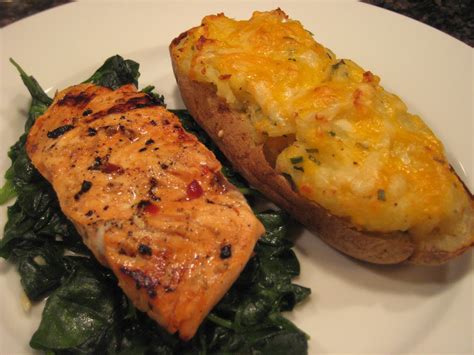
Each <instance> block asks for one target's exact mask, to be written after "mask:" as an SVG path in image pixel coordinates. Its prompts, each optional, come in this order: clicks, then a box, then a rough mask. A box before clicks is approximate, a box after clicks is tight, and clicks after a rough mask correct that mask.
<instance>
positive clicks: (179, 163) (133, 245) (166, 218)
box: [26, 84, 264, 340]
mask: <svg viewBox="0 0 474 355" xmlns="http://www.w3.org/2000/svg"><path fill="white" fill-rule="evenodd" d="M26 149H27V152H28V155H29V157H30V158H31V160H32V162H33V164H34V165H35V167H36V168H37V169H38V170H39V171H40V173H41V174H42V175H43V176H44V177H45V178H46V179H47V180H48V181H49V182H50V183H51V184H52V185H53V187H54V190H55V191H56V193H57V196H58V199H59V202H60V205H61V209H62V211H63V212H64V214H65V215H66V216H67V217H68V218H69V219H70V220H71V221H72V223H73V224H74V225H75V227H76V228H77V230H78V231H79V233H80V234H81V236H82V238H83V240H84V243H85V244H86V245H87V246H88V247H89V249H90V250H91V251H92V252H93V253H94V255H95V257H96V258H97V259H98V260H99V262H100V263H102V264H103V265H105V266H107V267H109V268H110V269H112V270H113V272H114V274H115V275H116V276H117V278H118V280H119V285H120V287H121V288H122V289H123V290H124V292H125V293H126V295H127V296H128V297H129V298H130V299H131V300H132V302H133V303H134V304H135V306H136V307H137V308H138V309H140V310H142V311H144V312H147V313H148V315H149V316H150V317H151V318H153V319H155V320H156V321H157V322H158V323H159V324H160V325H161V326H163V327H164V328H166V329H167V330H168V331H169V332H170V333H175V332H179V336H180V337H181V339H184V340H188V339H190V338H191V337H192V336H193V335H194V334H195V332H196V330H197V328H198V327H199V325H200V323H201V322H202V320H203V319H204V318H205V317H206V315H207V314H208V312H209V311H210V310H211V308H212V307H213V306H214V305H215V304H216V303H217V302H218V301H219V299H220V298H221V297H222V296H223V295H224V294H225V292H226V291H227V290H228V289H229V287H230V286H231V285H232V283H233V282H234V281H235V280H236V278H237V277H238V276H239V274H240V272H241V271H242V269H243V267H244V266H245V264H246V263H247V261H248V260H249V258H250V256H251V254H252V251H253V248H254V245H255V243H256V241H257V239H258V238H259V237H260V236H261V235H262V233H263V232H264V229H263V226H262V225H261V223H260V222H259V221H258V219H257V218H256V217H255V216H254V214H253V213H252V211H251V209H250V208H249V206H248V205H247V203H246V201H245V199H244V197H243V196H242V195H241V193H240V192H239V191H238V190H237V189H236V188H235V187H233V186H232V185H231V184H229V183H228V182H227V181H226V179H225V178H224V177H223V176H222V174H221V173H220V169H221V165H220V163H219V162H218V161H217V159H216V158H215V157H214V155H213V154H212V153H211V152H210V151H209V150H207V149H206V147H204V146H203V145H202V144H201V143H200V142H199V141H198V140H197V139H196V137H194V136H193V135H190V134H188V133H186V132H185V131H184V130H183V128H182V126H181V124H180V122H179V120H178V118H177V117H176V116H174V115H173V114H172V113H170V112H169V111H167V110H166V109H165V108H164V107H162V106H160V105H159V104H158V103H157V102H156V101H155V100H154V98H153V97H152V96H149V95H147V94H145V93H142V92H137V90H136V88H135V87H134V86H133V85H126V86H123V87H121V88H119V89H117V90H115V91H113V90H110V89H108V88H104V87H99V86H95V85H92V84H81V85H77V86H73V87H70V88H67V89H65V90H63V91H61V92H59V93H58V94H57V95H56V97H55V99H54V101H53V103H52V105H51V106H50V107H49V109H48V110H47V111H46V112H45V114H44V115H42V116H41V117H39V118H38V120H37V121H36V122H35V124H34V126H33V127H32V128H31V131H30V133H29V135H28V140H27V144H26Z"/></svg>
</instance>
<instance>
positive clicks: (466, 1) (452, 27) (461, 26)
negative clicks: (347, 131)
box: [0, 0, 474, 47]
mask: <svg viewBox="0 0 474 355" xmlns="http://www.w3.org/2000/svg"><path fill="white" fill-rule="evenodd" d="M68 2H71V0H0V27H3V26H6V25H8V24H10V23H12V22H15V21H17V20H19V19H21V18H24V17H26V16H30V15H33V14H35V13H37V12H40V11H43V10H46V9H49V8H51V7H54V6H58V5H62V4H66V3H68ZM363 2H365V3H368V4H373V5H376V6H379V7H383V8H385V9H388V10H391V11H395V12H398V13H400V14H403V15H406V16H408V17H411V18H414V19H416V20H418V21H421V22H424V23H426V24H428V25H430V26H432V27H435V28H437V29H439V30H441V31H443V32H446V33H448V34H450V35H451V36H453V37H456V38H458V39H459V40H461V41H463V42H464V43H466V44H468V45H470V46H471V47H473V46H474V30H473V28H474V11H473V10H472V6H473V5H472V4H473V1H472V0H459V1H456V0H363Z"/></svg>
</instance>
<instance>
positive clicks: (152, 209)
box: [137, 200, 160, 215]
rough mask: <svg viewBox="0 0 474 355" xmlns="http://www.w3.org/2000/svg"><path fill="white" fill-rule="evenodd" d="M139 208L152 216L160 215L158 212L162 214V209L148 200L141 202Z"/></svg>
mask: <svg viewBox="0 0 474 355" xmlns="http://www.w3.org/2000/svg"><path fill="white" fill-rule="evenodd" d="M137 208H138V209H139V210H142V211H143V212H145V213H149V214H151V215H156V214H158V212H160V207H158V206H157V205H155V204H154V203H152V202H150V201H148V200H141V201H140V202H139V203H138V205H137Z"/></svg>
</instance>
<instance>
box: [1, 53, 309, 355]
mask: <svg viewBox="0 0 474 355" xmlns="http://www.w3.org/2000/svg"><path fill="white" fill-rule="evenodd" d="M12 63H13V64H14V65H15V66H16V67H17V69H18V70H19V72H20V74H21V78H22V80H23V82H24V84H25V85H26V87H27V88H28V90H29V92H30V94H31V96H32V102H31V106H30V110H29V112H28V117H27V120H26V123H25V133H24V134H23V135H22V136H21V137H20V138H19V140H18V141H17V142H16V143H15V144H14V145H13V146H12V147H11V149H10V151H9V152H8V156H9V157H10V159H11V161H12V165H11V167H10V168H9V169H8V171H7V172H6V174H5V178H6V183H5V185H4V187H3V188H2V189H1V190H0V202H1V203H5V202H6V201H8V200H9V199H11V198H12V197H14V196H17V199H16V202H15V203H14V204H13V205H12V206H11V207H9V208H8V222H7V224H6V226H5V230H4V236H3V239H1V240H0V256H1V257H3V258H5V259H8V260H9V261H10V262H12V263H14V264H15V265H16V267H17V269H18V272H19V274H20V277H21V285H22V287H23V289H24V291H25V293H26V295H27V296H28V298H29V299H30V300H32V301H39V300H42V299H44V298H45V297H48V298H47V301H46V305H45V308H44V311H43V315H42V319H41V323H40V326H39V328H38V329H37V330H36V332H35V333H34V334H33V336H32V338H31V341H30V345H31V347H32V348H34V349H39V350H43V351H46V352H47V353H48V354H92V353H94V354H223V353H239V354H268V353H272V354H289V353H291V354H305V353H307V336H306V334H305V333H304V332H303V331H301V330H300V329H298V328H297V327H296V326H295V325H294V324H292V323H291V322H290V321H288V320H287V319H285V318H284V317H283V316H282V314H281V312H282V311H290V310H292V309H293V307H294V306H295V305H296V304H297V303H299V302H301V301H302V300H303V299H304V298H305V297H307V296H308V295H309V293H310V290H309V289H308V288H305V287H302V286H298V285H296V284H293V283H292V282H291V280H292V278H293V277H295V276H297V275H298V274H299V272H300V269H299V263H298V260H297V258H296V256H295V254H294V252H293V251H292V249H291V248H292V243H291V241H290V240H289V239H287V236H286V234H287V227H288V223H289V222H290V221H289V219H288V218H287V217H286V215H285V214H284V213H283V212H281V211H265V212H260V213H257V216H258V218H259V219H260V220H261V221H262V223H263V224H264V225H265V228H266V234H265V235H264V236H263V237H262V238H261V239H260V240H259V241H258V243H257V245H256V247H255V253H254V255H253V256H252V258H251V259H250V261H249V263H248V264H247V266H246V267H245V269H244V271H243V272H242V274H241V275H240V277H239V278H238V280H237V281H236V282H235V284H234V285H233V286H232V288H231V289H230V290H229V291H228V292H227V294H226V295H225V296H224V298H223V299H222V300H221V301H220V302H219V303H218V304H217V305H216V306H215V307H214V309H213V310H212V312H211V313H210V314H209V315H208V317H207V318H206V320H205V321H204V322H203V324H202V325H201V326H200V328H199V330H198V332H197V334H196V336H195V337H194V338H193V339H192V340H191V341H189V342H183V341H181V340H179V338H178V337H177V336H174V335H170V334H168V333H166V331H164V330H163V329H162V328H160V327H159V326H158V325H157V324H156V323H155V322H154V321H153V320H151V319H150V318H149V317H148V316H147V315H146V314H144V313H141V312H140V311H138V310H136V309H135V307H134V306H133V305H132V304H131V302H130V301H129V300H128V298H127V297H126V296H125V295H124V294H123V292H122V291H121V289H120V288H119V287H118V286H117V279H116V278H115V276H114V275H113V274H112V272H111V271H110V270H108V269H107V268H105V267H103V266H101V265H100V264H99V263H98V262H97V261H96V260H95V259H94V257H93V256H92V254H91V253H90V252H89V250H88V249H87V248H86V247H85V246H84V245H83V244H82V241H81V238H80V236H79V235H78V233H77V232H76V230H75V229H74V227H73V226H72V224H71V223H70V222H69V221H68V220H67V218H66V217H65V216H64V215H63V213H62V212H61V210H60V208H59V203H58V200H57V198H56V195H55V193H54V190H53V189H52V187H51V185H50V184H49V183H48V182H47V181H46V180H45V179H44V178H43V177H42V176H41V175H40V174H39V173H38V171H37V170H36V169H35V168H34V166H33V165H32V164H31V161H30V160H29V158H28V156H27V154H26V151H25V147H24V145H25V141H26V135H27V133H28V131H29V129H30V128H31V126H32V125H33V123H34V121H35V120H36V118H37V117H39V116H40V115H41V114H42V113H43V112H44V111H45V110H46V109H47V108H48V106H49V105H50V104H51V102H52V99H51V98H50V97H48V96H47V95H46V93H45V92H44V91H43V90H42V89H41V87H40V85H39V84H38V82H37V81H36V80H35V79H34V78H33V77H32V76H28V75H27V74H26V73H25V72H24V71H23V70H22V69H21V68H20V67H19V66H18V65H17V64H16V63H15V62H13V61H12ZM138 69H139V65H138V63H136V62H134V61H132V60H124V59H123V58H121V57H120V56H114V57H111V58H109V59H107V60H106V62H105V63H104V65H102V66H101V67H100V68H99V69H98V70H97V71H96V72H95V73H94V75H92V77H91V78H89V79H88V80H87V81H88V82H93V83H95V84H97V85H102V86H107V87H109V88H112V89H116V88H118V87H120V86H121V85H124V84H127V83H134V84H135V85H137V86H138V77H139V75H140V74H139V71H138ZM143 91H145V92H147V93H148V94H150V95H153V96H154V97H155V99H156V100H160V101H161V102H163V104H164V101H163V97H162V96H160V95H158V94H156V93H154V92H153V87H151V86H149V87H146V88H144V89H143ZM174 112H175V114H176V115H177V116H178V117H179V118H180V119H181V122H182V124H183V126H184V128H185V129H186V130H188V131H189V132H191V133H192V134H195V135H196V136H197V137H198V138H199V139H200V140H201V141H202V142H203V143H204V144H205V145H206V146H207V147H208V148H210V149H211V150H212V151H213V152H214V153H215V154H216V156H217V158H218V159H219V160H220V161H221V163H222V165H223V172H224V173H225V175H226V176H227V178H228V179H229V180H230V181H231V182H233V183H234V184H235V185H236V186H238V187H239V188H240V189H241V191H242V192H243V193H244V194H245V195H246V197H247V199H248V200H249V202H250V203H251V204H252V202H253V200H254V197H255V195H256V194H257V193H256V191H255V190H253V189H251V188H249V186H248V185H247V183H246V182H245V181H244V180H243V179H242V177H240V176H239V175H238V174H237V173H235V172H234V171H233V169H232V167H231V166H230V165H229V163H228V162H227V161H226V159H225V157H224V156H223V155H222V153H221V152H220V151H219V150H218V149H217V148H216V146H215V145H214V144H213V142H212V141H211V140H210V139H209V137H208V136H207V135H206V133H205V132H204V131H203V130H201V129H200V128H199V126H198V125H197V124H196V123H195V122H194V120H193V119H192V117H191V116H190V115H189V114H188V113H187V112H186V111H184V110H175V111H174ZM19 316H21V315H19Z"/></svg>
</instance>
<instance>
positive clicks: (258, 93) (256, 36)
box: [179, 10, 470, 236]
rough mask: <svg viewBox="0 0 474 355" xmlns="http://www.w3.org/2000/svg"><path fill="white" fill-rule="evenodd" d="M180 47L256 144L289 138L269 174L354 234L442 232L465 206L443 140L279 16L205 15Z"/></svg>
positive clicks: (369, 77)
mask: <svg viewBox="0 0 474 355" xmlns="http://www.w3.org/2000/svg"><path fill="white" fill-rule="evenodd" d="M186 36H187V37H185V38H184V39H183V40H182V41H181V42H180V45H179V47H180V48H179V50H180V52H181V53H182V55H183V58H184V59H183V63H184V65H185V66H186V67H187V69H189V72H190V77H191V78H192V79H193V80H197V81H201V82H208V83H213V84H214V85H215V86H216V87H217V94H218V95H219V96H220V97H222V98H224V99H225V100H226V101H227V103H228V104H229V105H230V107H231V108H233V109H235V110H239V111H241V112H243V113H245V114H246V115H247V116H248V118H249V119H250V120H251V121H252V123H253V126H254V128H255V132H256V135H257V137H258V139H259V140H260V141H261V142H264V141H265V140H266V139H267V138H268V137H281V136H284V135H289V134H291V135H294V136H295V138H296V139H295V141H294V143H292V144H291V145H289V146H288V147H286V148H285V149H284V150H283V151H282V152H281V153H280V155H279V156H278V158H277V161H276V169H277V170H278V171H279V172H280V173H284V174H286V175H287V176H290V177H291V179H292V180H293V182H294V185H295V186H296V188H297V190H298V192H299V193H300V194H301V195H303V196H304V197H306V198H308V199H310V200H312V201H314V202H316V203H318V204H320V205H321V206H323V207H324V208H326V209H328V210H329V211H330V212H331V213H332V214H334V215H337V216H341V217H347V218H349V219H350V220H351V221H352V223H353V224H354V225H355V226H356V227H358V228H361V229H364V230H368V231H377V232H390V231H397V230H401V231H409V232H410V233H411V234H413V235H414V236H423V235H428V234H430V233H433V232H434V233H441V232H442V231H443V230H447V229H449V228H450V226H451V224H452V223H457V222H456V221H459V220H460V218H459V217H460V215H461V214H462V213H463V211H464V210H465V209H467V208H470V204H469V200H468V197H467V195H466V194H465V192H464V187H463V186H462V184H461V183H460V182H459V179H458V178H457V177H456V175H455V174H454V173H453V172H452V170H451V167H450V165H449V163H448V162H447V160H446V157H445V153H444V148H443V145H442V144H441V142H440V141H439V140H438V139H437V138H436V137H435V136H434V134H433V133H432V132H431V130H430V129H429V128H428V127H427V125H426V124H425V123H424V122H423V121H422V120H421V119H420V117H418V116H416V115H412V114H410V113H408V112H407V108H406V106H405V104H404V103H403V102H402V101H401V99H400V98H399V97H397V96H396V95H394V94H391V93H389V92H387V91H385V90H384V88H383V87H382V86H380V85H379V82H380V79H379V78H378V77H377V76H376V75H374V74H372V73H371V72H369V71H365V70H364V69H362V68H361V67H360V66H358V65H357V64H356V63H354V62H352V61H351V60H347V59H338V58H336V56H335V55H334V54H333V53H332V52H331V51H330V50H328V49H327V48H325V47H323V46H322V45H321V44H319V43H317V42H316V41H315V40H314V39H313V36H312V34H311V33H310V32H308V31H306V30H305V29H304V28H303V26H302V25H301V24H300V23H299V22H298V21H293V20H290V19H288V17H287V16H286V14H285V13H284V12H282V11H280V10H275V11H271V12H255V13H254V14H253V16H252V18H251V19H250V20H248V21H236V20H232V19H229V18H227V17H225V16H224V15H222V14H220V15H215V16H207V17H205V18H204V20H203V23H202V25H201V26H200V27H197V28H195V29H193V30H192V31H189V32H188V33H187V35H186Z"/></svg>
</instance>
